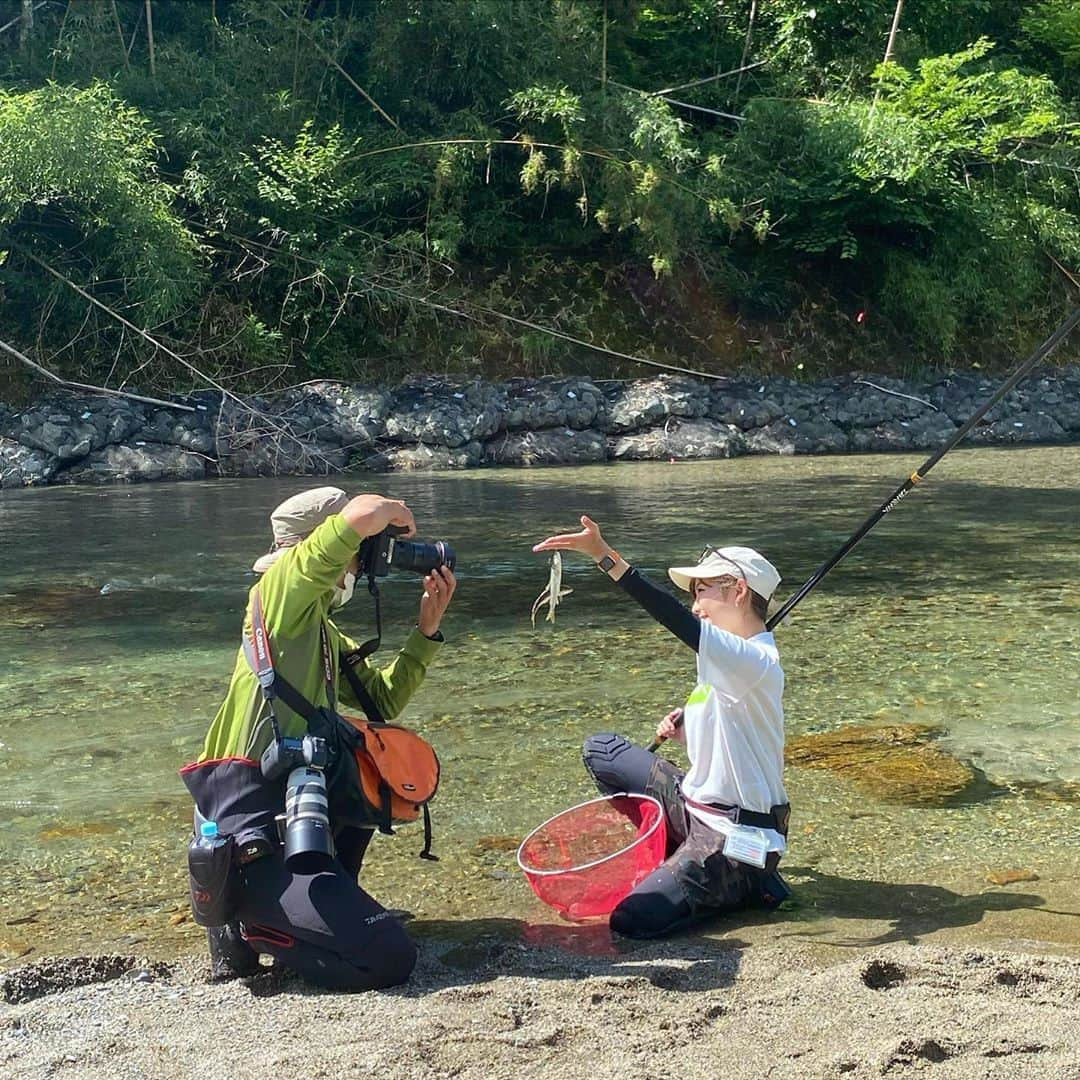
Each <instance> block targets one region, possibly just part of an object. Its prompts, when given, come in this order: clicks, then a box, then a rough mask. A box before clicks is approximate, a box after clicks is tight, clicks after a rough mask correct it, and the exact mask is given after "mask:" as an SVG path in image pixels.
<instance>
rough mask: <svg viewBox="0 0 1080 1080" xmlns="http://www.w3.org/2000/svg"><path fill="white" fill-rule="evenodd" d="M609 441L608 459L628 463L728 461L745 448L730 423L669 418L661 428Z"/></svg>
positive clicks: (740, 437) (737, 431) (735, 429)
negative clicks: (712, 459) (700, 460)
mask: <svg viewBox="0 0 1080 1080" xmlns="http://www.w3.org/2000/svg"><path fill="white" fill-rule="evenodd" d="M608 442H609V446H610V450H611V456H612V457H613V458H617V459H625V460H627V461H670V460H672V459H674V460H676V461H680V460H690V459H694V458H729V457H734V456H735V455H736V454H739V453H742V452H743V448H744V442H743V438H742V435H741V434H740V432H739V430H738V429H737V428H735V427H734V426H733V425H731V424H721V423H719V422H718V421H716V420H678V419H676V418H675V417H669V418H668V421H667V423H666V424H664V426H663V427H656V428H651V429H650V430H649V431H642V432H637V433H633V434H629V435H620V436H617V437H615V438H611V439H609V440H608Z"/></svg>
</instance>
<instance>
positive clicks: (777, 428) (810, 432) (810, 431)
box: [746, 414, 848, 454]
mask: <svg viewBox="0 0 1080 1080" xmlns="http://www.w3.org/2000/svg"><path fill="white" fill-rule="evenodd" d="M797 416H798V414H796V415H795V416H789V417H787V418H786V419H783V420H774V421H773V422H772V423H771V424H768V425H766V426H765V427H763V428H759V429H757V430H755V431H750V432H747V434H746V447H747V451H748V453H751V454H755V453H757V454H761V453H766V454H767V453H779V454H837V453H841V452H843V451H845V450H847V449H848V437H847V435H846V434H845V433H844V432H843V431H841V430H840V428H838V427H837V426H836V425H835V424H834V423H832V421H831V420H825V419H813V418H803V419H801V420H800V419H798V418H797ZM772 447H776V449H772ZM788 447H790V449H788Z"/></svg>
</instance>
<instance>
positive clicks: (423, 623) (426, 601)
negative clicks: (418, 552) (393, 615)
mask: <svg viewBox="0 0 1080 1080" xmlns="http://www.w3.org/2000/svg"><path fill="white" fill-rule="evenodd" d="M456 588H457V578H455V577H454V572H453V570H451V569H450V567H449V566H437V567H435V569H434V570H432V571H431V573H430V574H428V575H427V576H426V577H425V578H424V595H423V596H421V597H420V616H419V618H418V619H417V620H416V625H417V626H418V627H419V629H420V633H421V634H423V635H424V636H425V637H434V636H435V635H436V634H437V633H438V631H439V625H440V624H441V623H442V617H443V615H445V614H446V609H447V607H449V605H450V601H451V600H452V599H453V596H454V590H455V589H456Z"/></svg>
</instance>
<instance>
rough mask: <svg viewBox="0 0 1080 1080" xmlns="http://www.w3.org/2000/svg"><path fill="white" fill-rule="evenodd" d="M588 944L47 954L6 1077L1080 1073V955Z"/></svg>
mask: <svg viewBox="0 0 1080 1080" xmlns="http://www.w3.org/2000/svg"><path fill="white" fill-rule="evenodd" d="M600 929H603V928H600ZM580 944H581V943H580V942H579V948H578V949H576V950H575V951H569V950H567V949H566V948H563V947H557V946H550V945H544V944H540V945H531V944H527V943H522V942H517V943H511V942H507V941H500V940H487V941H485V940H484V939H480V940H479V941H477V942H475V943H474V945H473V948H472V949H471V950H470V951H469V952H468V956H467V958H466V959H465V960H464V962H463V960H462V957H461V955H460V952H461V950H460V949H453V948H447V947H443V948H441V949H440V948H439V947H436V946H434V945H432V944H430V943H429V944H428V945H426V946H425V948H424V949H423V950H422V958H421V962H420V966H419V968H418V969H417V972H416V974H415V975H414V978H413V980H412V982H411V983H410V984H409V985H408V986H407V987H404V988H401V989H400V990H396V991H391V992H385V993H369V994H363V995H356V996H348V995H340V994H332V993H327V992H321V991H315V990H311V989H309V988H307V987H305V986H304V985H303V984H302V983H300V982H299V981H298V980H296V979H294V978H292V977H284V976H281V975H279V974H277V973H275V972H272V971H269V970H268V971H267V973H265V974H263V975H260V976H257V977H255V978H253V979H249V980H244V981H241V982H234V983H229V984H225V985H210V984H208V983H206V982H205V974H206V968H205V964H204V963H203V962H202V961H201V960H197V959H185V960H181V961H180V962H178V963H176V964H171V965H169V964H164V963H161V962H156V963H151V962H144V963H140V962H139V961H137V960H135V959H134V958H131V957H128V958H124V957H114V958H112V959H111V960H110V959H101V958H98V960H97V961H91V960H88V959H85V958H84V959H78V958H73V959H68V960H64V961H39V962H38V964H37V965H30V966H28V967H25V968H22V969H18V971H16V972H15V973H12V974H10V975H8V976H7V977H6V981H5V986H4V992H5V994H6V996H7V997H8V998H15V999H17V1000H15V1001H11V1002H9V1003H7V1004H4V1005H0V1075H3V1076H5V1077H19V1078H29V1077H52V1076H61V1077H65V1078H72V1080H74V1078H95V1080H97V1078H100V1080H120V1078H124V1080H127V1078H132V1080H134V1078H136V1077H137V1078H140V1080H142V1078H147V1077H155V1078H156V1077H211V1076H212V1077H221V1078H231V1077H237V1078H239V1077H244V1078H250V1080H261V1078H267V1080H270V1078H273V1080H278V1078H280V1077H282V1076H308V1077H379V1078H381V1080H399V1078H400V1080H406V1078H407V1080H427V1078H437V1077H439V1078H441V1077H461V1078H465V1080H472V1078H475V1080H480V1078H485V1080H488V1078H493V1077H494V1078H507V1080H509V1078H511V1077H513V1078H518V1077H544V1078H552V1080H555V1078H558V1080H563V1078H565V1080H571V1078H573V1080H577V1078H579V1077H583V1076H589V1077H590V1080H608V1078H612V1080H615V1078H619V1080H627V1078H639V1077H640V1078H653V1077H656V1078H659V1077H665V1078H683V1077H685V1078H686V1080H707V1078H709V1077H714V1076H723V1077H731V1078H742V1077H746V1078H751V1077H752V1078H759V1077H762V1078H763V1077H771V1078H786V1077H791V1078H796V1077H799V1078H803V1077H839V1076H845V1077H853V1078H862V1077H880V1076H894V1075H895V1076H904V1075H912V1074H919V1075H921V1074H922V1073H923V1072H924V1071H928V1075H932V1076H934V1077H940V1078H943V1080H947V1078H964V1080H967V1078H972V1080H974V1078H976V1077H978V1078H996V1077H1001V1078H1006V1077H1008V1078H1010V1080H1012V1078H1016V1077H1024V1078H1026V1080H1036V1078H1042V1077H1045V1078H1047V1080H1050V1078H1053V1080H1069V1078H1075V1077H1080V960H1077V959H1073V958H1067V957H1061V956H1050V955H1036V954H1033V953H1022V952H1011V951H1000V952H999V951H994V952H991V951H981V950H976V949H972V948H970V947H939V946H925V945H924V946H915V945H893V946H885V947H880V948H871V949H866V950H859V951H854V952H853V951H852V950H847V951H839V950H835V949H827V948H823V947H822V946H820V945H814V944H805V943H798V944H794V945H792V944H789V943H784V942H782V941H772V942H765V943H761V944H755V945H752V946H751V945H748V944H747V942H745V941H743V940H741V938H739V937H738V935H735V936H734V937H724V938H719V939H699V938H692V939H684V940H681V941H674V942H666V943H656V944H648V945H634V946H623V947H616V946H613V945H611V943H610V940H609V939H607V936H606V930H604V933H603V934H602V935H586V938H585V946H586V947H585V948H584V949H581V948H580ZM1027 944H1028V945H1030V944H1031V943H1027ZM84 981H86V984H85V985H78V984H79V983H82V982H84ZM35 995H38V996H35ZM23 998H25V1000H19V999H23Z"/></svg>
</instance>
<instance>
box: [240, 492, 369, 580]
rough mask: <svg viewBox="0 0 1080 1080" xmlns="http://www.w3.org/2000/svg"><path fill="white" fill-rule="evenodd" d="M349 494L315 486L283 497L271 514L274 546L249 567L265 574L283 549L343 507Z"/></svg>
mask: <svg viewBox="0 0 1080 1080" xmlns="http://www.w3.org/2000/svg"><path fill="white" fill-rule="evenodd" d="M348 501H349V496H348V495H346V494H345V492H344V491H342V490H341V488H336V487H318V488H309V489H308V490H307V491H301V492H300V494H299V495H294V496H293V497H292V498H291V499H286V500H285V501H284V502H283V503H282V504H281V505H280V506H278V507H277V508H276V509H275V510H274V512H273V513H272V514H271V515H270V527H271V529H272V530H273V533H274V546H273V547H272V548H271V549H270V550H269V551H268V552H267V553H266V554H265V555H261V556H260V557H259V558H258V559H256V560H255V564H254V565H253V566H252V568H251V569H252V570H254V571H255V573H256V574H265V573H266V571H267V570H269V569H270V567H271V566H273V565H274V563H276V562H277V561H278V559H280V558H281V556H282V555H284V554H285V552H286V551H287V550H288V549H289V548H291V547H295V546H296V545H297V544H299V543H300V541H301V540H303V539H304V537H305V536H307V535H308V533H310V532H311V531H312V530H313V529H315V528H316V527H317V526H319V525H321V524H322V523H323V522H324V521H325V520H326V519H327V518H328V517H330V516H332V515H333V514H337V513H340V512H341V511H342V510H344V509H345V505H346V503H348Z"/></svg>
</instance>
